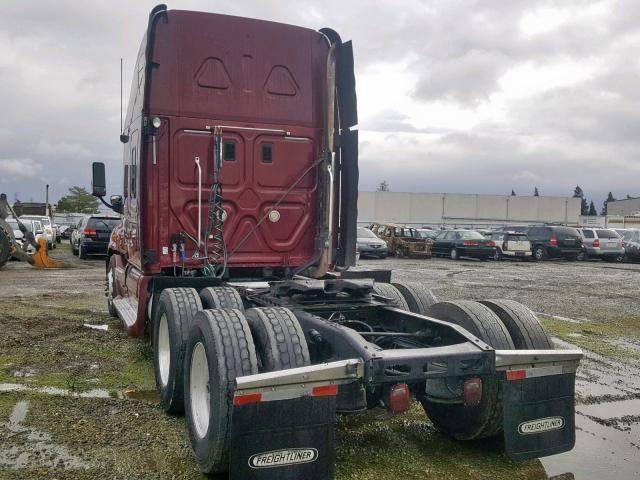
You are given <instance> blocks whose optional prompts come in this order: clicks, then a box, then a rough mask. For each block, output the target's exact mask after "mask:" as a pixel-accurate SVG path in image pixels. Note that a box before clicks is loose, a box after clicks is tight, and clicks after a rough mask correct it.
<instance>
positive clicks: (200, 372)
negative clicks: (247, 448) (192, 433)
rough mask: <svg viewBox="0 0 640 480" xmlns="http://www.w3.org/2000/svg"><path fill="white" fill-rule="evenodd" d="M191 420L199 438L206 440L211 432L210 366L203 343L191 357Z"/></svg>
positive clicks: (197, 345) (196, 347)
mask: <svg viewBox="0 0 640 480" xmlns="http://www.w3.org/2000/svg"><path fill="white" fill-rule="evenodd" d="M189 394H190V397H191V404H190V409H191V418H192V419H193V425H194V427H195V430H196V435H197V436H198V438H204V436H205V435H206V434H207V430H209V416H210V414H209V408H210V403H209V365H208V363H207V352H206V351H205V349H204V345H203V344H202V342H198V343H196V345H195V347H193V354H192V355H191V366H190V373H189Z"/></svg>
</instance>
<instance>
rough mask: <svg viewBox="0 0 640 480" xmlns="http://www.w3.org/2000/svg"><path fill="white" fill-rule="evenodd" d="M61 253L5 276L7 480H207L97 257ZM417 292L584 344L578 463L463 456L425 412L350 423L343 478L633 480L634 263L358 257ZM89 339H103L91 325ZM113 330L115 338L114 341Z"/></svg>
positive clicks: (639, 315)
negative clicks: (492, 311)
mask: <svg viewBox="0 0 640 480" xmlns="http://www.w3.org/2000/svg"><path fill="white" fill-rule="evenodd" d="M53 256H55V257H57V258H60V259H63V260H64V261H66V262H67V264H68V265H69V266H71V267H73V268H68V269H64V270H49V271H38V270H35V269H32V268H31V267H29V266H28V265H25V264H19V263H15V262H11V263H10V264H9V265H7V266H6V267H5V268H4V269H3V270H1V271H0V478H11V479H40V478H59V479H62V478H73V479H76V478H79V479H83V478H86V479H89V478H185V479H191V478H202V477H201V475H200V474H199V473H198V470H197V467H196V465H195V462H194V460H193V457H192V454H191V450H190V446H189V441H188V438H187V435H186V429H185V425H184V419H183V418H181V417H173V416H168V415H165V414H164V413H163V412H162V411H161V410H160V408H159V406H158V403H157V399H156V396H155V392H154V381H153V371H152V367H151V351H150V349H149V346H148V342H147V341H146V340H135V339H131V338H128V337H127V336H126V334H125V333H124V332H123V331H122V329H121V327H120V325H119V323H118V321H117V320H115V319H113V318H111V317H110V316H109V315H108V313H107V311H106V303H105V297H104V260H103V259H100V258H96V259H92V260H90V261H84V262H81V261H79V260H78V259H77V258H75V257H72V256H71V253H70V251H69V250H68V248H66V247H65V248H60V249H58V250H56V251H55V252H54V253H53ZM360 268H386V269H392V270H393V271H394V279H403V280H412V281H420V282H422V283H424V284H425V285H427V286H429V287H430V288H432V289H433V291H434V293H435V294H436V295H437V296H438V297H439V299H440V300H450V299H457V298H474V299H482V298H496V297H501V298H512V299H515V300H518V301H520V302H522V303H524V304H527V305H529V306H530V307H531V308H532V309H533V310H534V311H536V312H537V313H538V315H539V316H540V318H541V319H542V321H543V323H544V324H545V326H546V327H547V329H548V330H549V331H551V332H552V333H553V335H554V337H555V341H556V343H557V345H558V348H564V347H568V346H572V345H578V346H580V347H581V348H583V349H584V350H585V360H584V361H583V363H582V365H581V368H580V370H579V372H578V382H577V390H578V398H577V403H578V405H577V407H576V409H577V419H576V421H577V425H578V431H577V443H576V447H575V449H574V450H573V451H572V452H568V453H565V454H561V455H556V456H553V457H547V458H544V459H541V460H534V461H527V462H512V461H510V460H509V459H508V458H506V456H505V455H504V454H503V453H502V445H501V442H500V441H499V440H495V441H490V442H487V441H483V442H469V443H459V442H454V441H451V440H449V439H448V438H446V437H444V436H443V435H441V434H440V433H438V432H437V431H436V430H435V429H434V428H433V426H432V425H431V423H430V422H429V420H428V419H427V418H426V416H425V415H424V412H423V411H422V410H421V408H420V407H419V406H418V405H414V406H413V408H412V409H411V410H410V411H409V412H408V413H406V414H404V415H398V416H391V415H389V414H388V413H386V411H382V410H372V411H369V412H367V413H365V414H361V415H354V416H349V417H341V418H340V419H339V421H338V428H337V465H336V478H337V479H339V480H346V479H349V480H364V479H375V480H381V479H391V478H402V479H416V480H417V479H425V478H438V479H441V478H442V479H531V480H533V479H548V478H554V479H556V480H561V479H571V478H577V479H600V478H607V477H608V478H616V479H632V478H640V461H639V460H638V459H639V458H640V369H639V368H638V367H637V364H638V359H640V328H639V327H640V293H639V292H640V288H639V287H640V265H610V264H603V263H600V262H580V263H570V262H545V263H539V264H534V263H511V262H501V263H494V262H487V263H481V262H476V261H466V260H463V261H459V262H453V261H450V260H436V259H434V260H411V259H402V260H396V259H387V260H361V262H360ZM91 327H99V328H100V329H97V328H91ZM105 328H106V329H105Z"/></svg>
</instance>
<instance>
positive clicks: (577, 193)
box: [573, 185, 584, 198]
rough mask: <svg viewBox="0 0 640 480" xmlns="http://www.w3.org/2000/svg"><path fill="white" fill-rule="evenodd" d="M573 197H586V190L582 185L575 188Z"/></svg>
mask: <svg viewBox="0 0 640 480" xmlns="http://www.w3.org/2000/svg"><path fill="white" fill-rule="evenodd" d="M573 197H574V198H582V197H584V192H583V191H582V189H581V188H580V185H576V188H575V189H574V190H573Z"/></svg>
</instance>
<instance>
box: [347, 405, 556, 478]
mask: <svg viewBox="0 0 640 480" xmlns="http://www.w3.org/2000/svg"><path fill="white" fill-rule="evenodd" d="M336 436H337V458H338V462H337V465H336V473H337V475H336V479H338V480H380V479H387V478H389V479H391V478H398V479H400V478H401V479H403V480H404V479H406V480H423V479H425V478H438V479H474V480H475V479H487V480H488V479H495V480H502V479H504V480H514V479H523V480H524V479H526V480H529V479H531V480H533V479H540V478H546V475H545V473H544V468H543V466H542V464H541V463H540V461H538V460H532V461H526V462H514V461H512V460H510V459H509V458H508V457H507V456H506V455H505V454H504V452H503V449H504V447H503V444H502V440H501V439H491V440H482V441H477V442H457V441H455V440H452V439H450V438H448V437H446V436H444V435H442V434H441V433H439V432H437V431H436V430H435V428H434V427H433V426H432V425H431V423H430V422H429V420H428V418H427V417H426V415H425V413H424V411H423V410H422V407H421V406H420V405H419V404H418V403H415V404H414V405H413V406H412V408H411V410H410V411H409V412H407V413H406V414H404V415H390V414H387V413H386V411H381V410H377V409H376V410H371V411H368V412H366V413H363V414H358V415H353V416H349V417H343V418H342V419H341V420H340V421H339V423H338V428H337V431H336Z"/></svg>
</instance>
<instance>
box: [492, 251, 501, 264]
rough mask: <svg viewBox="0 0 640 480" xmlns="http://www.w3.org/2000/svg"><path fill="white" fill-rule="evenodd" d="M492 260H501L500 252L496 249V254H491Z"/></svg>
mask: <svg viewBox="0 0 640 480" xmlns="http://www.w3.org/2000/svg"><path fill="white" fill-rule="evenodd" d="M493 259H494V260H495V261H497V262H499V261H500V260H502V250H500V249H499V248H496V253H494V254H493Z"/></svg>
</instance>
